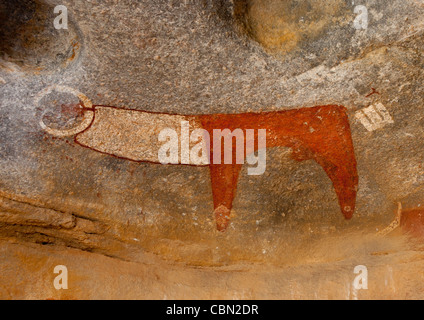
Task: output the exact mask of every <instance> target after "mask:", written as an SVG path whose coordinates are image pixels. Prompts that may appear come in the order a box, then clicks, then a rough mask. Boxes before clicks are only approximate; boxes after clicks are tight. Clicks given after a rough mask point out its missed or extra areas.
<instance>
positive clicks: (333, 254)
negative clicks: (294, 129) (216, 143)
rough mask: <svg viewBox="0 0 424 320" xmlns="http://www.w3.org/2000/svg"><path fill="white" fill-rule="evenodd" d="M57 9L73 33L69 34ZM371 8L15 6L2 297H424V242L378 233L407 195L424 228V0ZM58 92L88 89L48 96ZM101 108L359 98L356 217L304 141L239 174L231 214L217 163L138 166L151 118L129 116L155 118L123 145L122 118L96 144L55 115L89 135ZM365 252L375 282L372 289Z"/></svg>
mask: <svg viewBox="0 0 424 320" xmlns="http://www.w3.org/2000/svg"><path fill="white" fill-rule="evenodd" d="M57 4H61V5H65V6H66V7H67V8H68V13H69V26H68V27H69V28H68V30H63V29H60V30H56V29H55V28H54V26H53V20H54V18H55V17H56V16H57V14H55V13H54V12H53V10H54V7H55V6H56V5H57ZM361 5H364V6H366V7H367V8H368V13H369V21H368V28H367V29H365V30H357V29H355V28H354V25H353V24H354V20H355V18H356V16H357V13H355V11H354V10H355V6H356V3H352V1H342V0H333V1H309V0H307V1H297V0H292V1H285V0H284V1H283V0H272V1H260V0H234V1H229V0H228V1H227V0H219V1H200V0H199V1H184V0H181V1H170V0H162V1H147V0H146V1H136V2H135V1H129V0H128V1H127V0H125V1H117V0H107V1H96V0H93V1H81V0H74V1H68V0H64V1H60V3H58V2H56V1H47V0H46V1H42V0H26V1H12V0H6V1H3V2H2V3H1V4H0V9H1V11H2V13H1V17H0V53H1V55H0V97H1V99H0V123H1V126H0V196H1V197H0V238H1V241H2V247H1V251H2V259H0V272H1V274H2V279H1V282H0V298H11V299H16V298H37V299H46V298H54V299H59V298H69V299H79V298H124V297H128V298H330V299H331V298H355V296H354V294H356V295H357V297H359V298H408V297H409V298H422V296H421V295H422V292H423V291H422V288H421V286H422V279H420V274H418V273H415V272H414V270H419V269H421V268H422V261H423V260H422V251H421V249H420V245H421V243H422V239H420V238H418V240H417V239H411V238H409V235H407V234H404V233H403V232H401V230H402V229H399V228H397V229H396V230H395V231H393V232H391V233H389V234H388V235H387V236H386V237H379V236H377V235H376V233H377V231H381V230H383V229H384V228H386V227H387V226H388V225H389V224H390V223H391V222H392V220H393V219H395V217H396V214H395V213H396V212H397V207H398V203H399V202H400V203H401V204H402V206H403V208H404V209H405V210H404V212H405V216H404V218H403V220H401V224H402V225H403V226H407V227H406V229H407V230H406V231H408V230H409V231H410V229H411V223H407V222H405V221H407V219H406V218H405V217H407V215H408V214H409V215H411V213H408V212H412V213H414V214H415V212H418V211H414V210H415V209H416V208H419V207H420V206H421V205H422V201H424V191H423V190H424V189H423V185H424V178H423V177H424V171H423V167H422V165H423V153H424V140H423V139H422V136H423V133H424V132H423V124H424V123H423V121H422V118H423V116H424V109H423V107H424V89H423V86H422V82H423V80H424V72H423V67H424V58H423V49H424V42H423V39H424V35H423V27H424V21H423V13H424V5H423V3H422V1H418V0H407V1H404V0H402V1H401V0H393V1H389V2H387V1H377V0H366V1H363V3H361ZM50 86H66V87H71V88H73V89H74V90H75V91H78V92H81V93H83V94H84V95H85V97H81V96H77V95H75V94H74V93H72V92H65V91H62V92H61V90H56V91H55V90H51V92H50V91H49V92H48V94H46V95H43V96H41V95H40V92H41V93H42V92H45V91H43V90H46V88H49V87H50ZM56 89H57V87H56ZM80 101H81V102H80ZM88 102H90V103H92V105H90V106H88V105H87V103H88ZM93 105H94V106H97V110H100V107H99V106H104V107H114V108H118V109H120V110H127V109H132V110H138V111H144V112H154V113H155V114H167V115H175V117H172V121H174V122H176V123H177V124H178V123H179V121H177V120H179V119H180V118H179V117H182V118H183V117H184V119H186V118H185V117H188V118H190V119H191V118H192V117H196V119H198V118H201V119H207V118H208V117H211V115H214V114H243V113H247V112H250V113H257V114H263V113H265V112H271V113H272V112H283V111H288V110H304V109H306V110H312V109H311V108H313V107H316V106H335V105H337V106H343V110H346V111H345V112H346V115H347V117H348V122H349V132H350V134H351V139H352V143H353V148H354V155H355V162H356V164H357V165H356V168H355V169H356V170H357V176H358V178H359V182H358V188H357V194H356V207H355V211H354V212H353V218H352V219H351V220H345V219H344V218H343V216H342V215H341V214H340V210H341V209H342V210H343V209H344V207H345V206H343V207H342V208H340V205H339V204H340V203H339V202H340V199H341V198H342V199H343V196H344V195H343V194H342V195H340V194H339V193H336V192H335V191H337V187H336V188H335V186H337V185H333V183H332V181H331V180H330V178H329V176H330V175H329V174H328V172H329V171H330V169H329V168H330V167H329V166H327V167H325V166H323V165H320V164H319V159H318V158H317V156H316V153H313V152H312V153H311V152H310V151H311V150H309V149H307V148H305V146H304V145H298V144H296V143H297V142H298V141H297V142H296V143H293V144H291V145H290V148H287V147H288V145H283V144H281V145H280V146H278V147H275V148H269V149H267V153H266V155H267V162H266V164H267V167H266V172H265V173H264V174H263V175H260V176H250V175H248V174H247V166H243V167H242V168H241V170H240V173H239V174H238V180H237V179H236V180H237V183H236V190H235V193H234V197H233V198H234V199H232V210H231V211H230V213H229V217H230V219H227V216H228V211H229V210H228V208H227V207H226V206H225V205H224V206H223V207H219V206H218V207H217V208H215V207H214V198H213V192H212V188H213V186H212V184H211V178H210V171H209V168H208V167H207V166H206V167H198V166H180V165H175V166H170V165H161V164H158V163H148V162H135V161H131V160H140V159H138V158H137V157H140V155H139V154H138V153H137V150H131V148H134V144H131V143H130V142H131V141H133V142H134V141H138V142H139V140H140V139H146V141H157V140H156V138H155V136H154V134H158V132H154V130H153V131H152V130H148V129H147V128H146V129H143V127H141V126H140V123H139V121H141V120H140V119H138V117H139V115H140V113H135V112H134V113H132V114H127V115H126V116H128V117H129V118H130V119H132V120H133V121H135V120H136V119H138V120H139V121H138V122H137V123H132V124H131V123H130V120H125V121H124V122H123V124H122V125H123V126H124V127H123V128H122V129H123V130H124V129H125V130H127V131H128V132H125V134H126V135H127V136H126V138H125V139H124V142H125V143H124V144H123V145H120V146H116V145H113V146H109V145H107V142H108V141H109V142H110V140H108V137H112V136H113V137H116V136H119V135H120V133H119V130H118V129H119V127H116V126H115V127H113V126H110V127H108V126H104V127H102V130H100V131H101V132H100V134H98V135H96V136H89V135H90V134H91V133H92V132H90V131H87V132H85V138H86V140H85V142H86V143H85V145H86V146H90V147H91V149H90V148H84V147H83V146H82V144H84V143H82V142H81V141H80V142H81V143H77V142H79V141H78V140H77V138H75V134H74V135H72V136H68V137H65V136H61V137H59V136H55V135H54V134H49V133H48V132H46V130H43V127H42V126H41V125H40V121H41V120H43V121H44V122H43V123H45V125H46V126H48V127H49V128H53V129H55V130H56V129H57V130H63V129H69V130H73V128H75V126H76V125H77V126H78V125H80V124H81V121H82V119H84V118H85V117H86V115H87V114H88V113H89V112H94V111H95V107H93ZM93 108H94V109H93ZM136 115H137V116H136ZM373 115H377V118H375V119H374V120H376V121H375V122H373V119H372V117H373ZM197 117H198V118H197ZM202 117H203V118H202ZM107 119H108V120H107V121H110V122H112V121H114V120H118V119H117V116H115V119H114V116H113V115H112V116H110V117H109V118H107ZM120 119H121V118H120ZM125 119H127V118H125ZM143 119H144V118H143ZM149 119H150V118H149ZM161 119H162V118H161ZM121 120H122V119H121ZM149 121H151V120H149ZM88 122H89V121H88ZM103 124H107V122H104V123H103ZM114 124H115V123H114ZM265 125H266V124H265ZM202 126H203V124H202ZM132 127H134V128H137V132H136V134H137V136H133V137H132V136H131V132H132V131H131V130H129V128H132ZM108 128H113V130H112V129H110V130H108ZM44 129H45V128H44ZM150 129H151V128H150ZM315 129H316V128H311V134H312V133H313V132H314V131H313V130H315ZM339 129H340V128H339V127H337V130H339ZM288 130H290V128H289V129H288ZM77 131H78V132H79V130H77ZM122 132H123V131H122ZM337 132H338V131H337ZM346 132H347V131H346ZM51 133H54V131H51ZM134 134H135V132H134ZM302 134H303V133H302ZM122 136H124V135H123V134H122ZM323 136H324V135H323ZM327 136H328V135H327ZM80 137H81V139H82V137H84V135H81V136H80ZM300 140H301V141H304V140H302V139H300ZM143 141H144V140H143ZM323 141H324V140H323ZM323 143H324V142H323ZM328 145H330V144H328ZM114 148H115V149H114ZM326 148H327V147H326ZM93 149H94V150H93ZM324 149H325V148H324ZM329 149H331V148H330V147H328V148H327V149H325V150H329ZM339 149H342V148H339ZM341 151H344V150H341ZM129 153H130V154H131V155H134V158H131V159H127V158H125V157H124V156H122V155H128V154H129ZM116 155H117V156H119V157H116ZM143 156H144V155H143ZM136 158H137V159H136ZM141 158H142V157H141ZM150 160H152V159H150ZM300 160H302V161H301V162H300ZM339 160H340V159H339ZM336 167H337V166H336ZM323 168H324V169H323ZM326 168H327V170H326V171H328V172H327V174H326V171H324V170H325V169H326ZM333 182H334V181H333ZM340 183H341V182H340ZM355 192H356V191H355ZM338 196H339V198H338ZM214 209H215V212H218V214H221V216H222V217H223V221H222V222H220V223H221V224H222V225H225V224H226V223H228V222H229V225H228V228H227V230H226V231H225V232H224V233H222V232H219V231H217V230H216V221H215V217H214V215H213V212H214ZM217 209H219V210H217ZM408 210H412V211H408ZM405 219H406V220H405ZM408 221H409V220H408ZM420 221H421V220H420V219H415V220H414V223H418V222H420ZM413 228H415V227H413ZM420 228H421V227H419V228H418V229H417V230H421V229H420ZM222 229H224V228H222ZM414 230H415V229H414ZM418 233H419V232H418ZM417 241H418V242H417ZM105 256H106V257H105ZM58 264H64V265H67V266H68V267H69V270H70V274H71V275H70V277H71V280H70V281H71V282H72V281H73V284H72V288H71V289H69V291H68V293H66V292H65V291H62V292H61V291H57V290H55V289H54V287H53V286H52V281H53V278H54V275H53V273H52V270H53V268H54V266H55V265H58ZM362 264H364V265H367V266H368V267H369V269H370V270H372V271H373V274H378V276H376V278H374V279H371V278H370V282H371V281H374V284H375V286H374V287H373V288H372V289H371V286H370V289H369V291H361V292H360V293H358V292H354V291H352V288H351V284H352V279H353V276H354V275H353V267H354V266H355V265H362ZM270 265H271V266H272V267H270ZM193 266H196V267H201V268H200V269H199V268H193ZM290 266H291V267H293V266H294V269H291V268H290ZM382 266H384V267H382ZM386 266H387V268H386ZM16 270H20V271H19V273H18V274H17V275H15V274H14V272H15V271H16ZM71 270H75V273H72V272H73V271H71ZM96 270H97V271H96ZM239 270H242V271H244V272H238V271H239ZM253 274H255V275H257V278H256V280H251V279H250V277H251V276H252V275H253ZM311 274H313V275H314V276H316V277H314V278H313V277H312V276H311ZM370 274H371V271H370ZM118 275H119V277H118ZM72 277H73V278H72ZM33 279H41V280H40V281H39V282H34V280H33ZM110 279H113V280H112V281H110ZM117 279H121V280H120V281H118V280H117ZM212 279H214V280H213V281H212ZM311 279H313V280H311ZM387 279H389V280H387ZM385 281H386V283H389V285H384V283H385ZM102 284H103V287H101V286H102ZM180 285H182V286H180ZM181 288H184V289H181ZM223 292H226V293H225V294H224V293H223Z"/></svg>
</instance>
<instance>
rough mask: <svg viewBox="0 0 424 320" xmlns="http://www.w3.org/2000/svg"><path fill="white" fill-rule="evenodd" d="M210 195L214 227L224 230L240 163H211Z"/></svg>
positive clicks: (227, 222)
mask: <svg viewBox="0 0 424 320" xmlns="http://www.w3.org/2000/svg"><path fill="white" fill-rule="evenodd" d="M209 169H210V173H211V183H212V195H213V204H214V209H215V210H214V214H215V221H216V227H217V229H218V230H219V231H225V230H226V229H227V227H228V224H229V221H230V212H231V209H232V206H233V199H234V196H235V193H236V188H237V180H238V175H239V172H240V169H241V165H240V164H211V165H210V166H209Z"/></svg>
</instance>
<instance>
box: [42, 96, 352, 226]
mask: <svg viewBox="0 0 424 320" xmlns="http://www.w3.org/2000/svg"><path fill="white" fill-rule="evenodd" d="M78 95H79V96H80V98H81V99H82V100H83V101H85V104H88V107H87V106H86V105H84V107H83V110H84V114H85V117H84V120H83V121H82V123H81V124H80V125H79V126H78V127H77V128H74V129H71V130H68V131H60V130H54V129H49V128H47V127H46V125H44V124H43V123H42V127H43V128H44V129H45V130H46V131H47V132H49V133H51V134H53V135H57V136H65V135H75V138H74V140H75V143H76V144H78V145H80V146H82V147H86V148H89V149H91V150H93V151H96V152H101V153H103V154H107V155H110V156H114V157H118V158H121V159H126V160H129V161H136V162H151V163H158V164H159V163H160V162H159V161H158V151H159V148H160V145H161V143H160V142H159V140H158V135H159V133H160V132H161V130H163V129H167V128H172V129H175V131H176V132H179V133H180V132H182V131H181V130H182V128H181V123H183V122H184V121H186V122H187V123H189V128H190V129H192V130H193V129H199V128H202V129H204V130H206V131H207V132H209V135H210V136H213V134H214V130H216V129H220V130H225V129H229V130H230V131H231V132H234V130H236V129H241V130H243V131H245V130H248V129H250V130H252V129H253V130H254V131H253V132H255V135H254V137H253V138H254V139H253V142H254V141H258V139H259V137H258V132H259V130H260V129H264V130H266V141H267V144H266V147H267V148H272V147H279V146H282V147H288V148H291V149H292V157H293V159H295V160H297V161H303V160H315V161H316V162H317V163H318V164H319V165H320V166H321V167H322V168H323V169H324V171H325V172H326V174H327V175H328V177H329V178H330V180H331V182H332V183H333V186H334V190H335V192H336V194H337V197H338V201H339V205H340V209H341V212H342V213H343V216H344V217H345V218H346V219H350V218H351V217H352V215H353V213H354V210H355V201H356V193H357V187H358V173H357V169H356V159H355V152H354V147H353V143H352V138H351V131H350V125H349V119H348V117H347V114H346V109H345V108H344V107H343V106H336V105H327V106H317V107H313V108H300V109H295V110H287V111H277V112H263V113H242V114H214V115H189V116H184V115H173V114H166V113H152V112H146V111H140V110H131V109H123V108H116V107H110V106H92V105H91V103H90V102H88V103H87V101H88V99H87V98H85V97H84V96H83V95H81V94H78ZM83 103H84V102H83ZM208 146H210V147H208V149H207V150H208V157H209V159H214V151H215V152H216V150H214V144H213V143H212V144H208ZM258 147H259V144H254V148H253V149H251V150H247V148H246V151H245V153H244V154H243V156H244V157H245V156H248V155H249V154H250V153H252V152H255V151H257V150H258ZM222 148H223V149H224V148H228V146H226V145H223V146H222ZM236 150H237V146H236V140H235V139H232V145H231V150H230V152H232V153H233V157H232V158H233V159H235V158H236ZM220 151H223V152H222V153H221V154H222V155H225V150H220ZM181 158H182V155H180V156H179V162H178V165H184V163H183V162H182V161H181ZM234 162H235V161H234ZM189 165H191V164H189ZM208 166H209V169H210V176H211V185H212V194H213V204H214V208H215V211H214V216H215V220H216V226H217V229H218V230H219V231H225V230H226V229H227V227H228V224H229V221H230V218H231V214H230V212H231V209H232V206H233V200H234V197H235V193H236V189H237V181H238V177H239V172H240V169H241V166H242V164H240V163H230V164H227V163H225V162H224V161H222V162H221V163H220V164H216V163H214V162H213V161H209V164H208Z"/></svg>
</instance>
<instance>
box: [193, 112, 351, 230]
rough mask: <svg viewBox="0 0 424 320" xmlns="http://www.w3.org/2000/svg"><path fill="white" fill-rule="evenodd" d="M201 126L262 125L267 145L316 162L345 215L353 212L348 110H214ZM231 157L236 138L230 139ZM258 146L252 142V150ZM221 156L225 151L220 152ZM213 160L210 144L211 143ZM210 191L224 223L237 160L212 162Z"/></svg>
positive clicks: (220, 225)
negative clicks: (215, 113)
mask: <svg viewBox="0 0 424 320" xmlns="http://www.w3.org/2000/svg"><path fill="white" fill-rule="evenodd" d="M199 118H200V122H201V124H202V126H203V128H204V129H206V130H207V131H208V132H209V135H210V136H212V133H213V129H226V128H228V129H230V130H231V131H233V130H235V129H237V128H240V129H242V130H246V129H255V141H257V140H258V133H257V129H266V132H267V135H266V138H267V139H266V146H267V148H270V147H278V146H283V147H289V148H291V149H292V151H293V154H292V157H293V159H295V160H297V161H303V160H309V159H313V160H315V161H316V162H317V163H318V164H319V165H321V167H322V168H323V169H324V171H325V172H326V173H327V175H328V177H329V178H330V179H331V181H332V182H333V186H334V189H335V191H336V194H337V197H338V200H339V205H340V208H341V211H342V213H343V215H344V217H345V218H346V219H350V218H352V215H353V212H354V210H355V202H356V192H357V187H358V173H357V169H356V159H355V153H354V148H353V143H352V136H351V131H350V126H349V120H348V117H347V114H346V109H345V108H344V107H342V106H332V105H330V106H318V107H314V108H304V109H298V110H288V111H278V112H267V113H245V114H217V115H204V116H199ZM232 150H233V159H235V150H236V147H235V139H233V148H232ZM256 150H257V146H255V151H256ZM221 154H224V152H223V151H221ZM210 157H211V159H213V144H211V156H210ZM209 168H210V173H211V180H212V193H213V200H214V208H215V218H216V223H217V228H218V230H220V231H223V230H225V229H226V228H227V227H228V224H229V221H230V211H231V209H232V203H233V199H234V196H235V191H236V187H237V179H238V174H239V172H240V169H241V165H239V164H210V165H209Z"/></svg>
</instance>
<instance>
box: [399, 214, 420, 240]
mask: <svg viewBox="0 0 424 320" xmlns="http://www.w3.org/2000/svg"><path fill="white" fill-rule="evenodd" d="M400 225H401V227H402V229H403V230H405V231H406V232H408V233H409V234H411V235H412V236H414V237H417V238H424V209H423V208H414V209H405V210H402V216H401V218H400Z"/></svg>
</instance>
